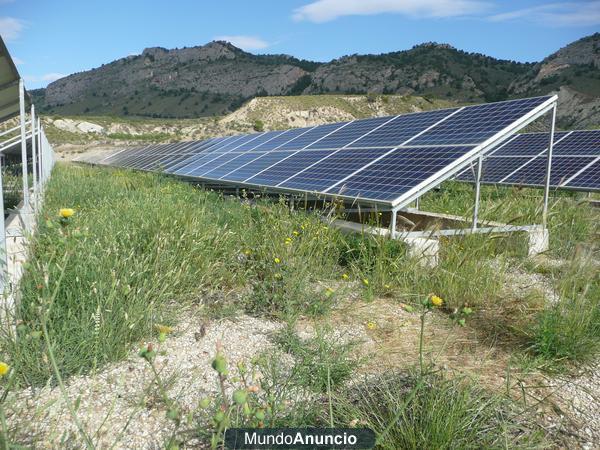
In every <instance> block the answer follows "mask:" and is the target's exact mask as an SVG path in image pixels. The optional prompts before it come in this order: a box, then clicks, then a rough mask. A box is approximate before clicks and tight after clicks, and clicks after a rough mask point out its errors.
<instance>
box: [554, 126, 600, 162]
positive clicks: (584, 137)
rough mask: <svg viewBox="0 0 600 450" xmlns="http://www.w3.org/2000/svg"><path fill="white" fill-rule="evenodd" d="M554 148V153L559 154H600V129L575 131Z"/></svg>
mask: <svg viewBox="0 0 600 450" xmlns="http://www.w3.org/2000/svg"><path fill="white" fill-rule="evenodd" d="M555 139H556V138H555ZM556 140H557V139H556ZM552 150H553V154H554V155H557V156H567V155H571V156H575V155H581V156H588V155H589V156H594V155H595V156H599V155H600V130H594V131H574V132H572V133H571V134H570V135H569V136H567V137H566V138H564V139H563V140H562V141H560V142H559V143H557V144H556V146H555V147H554V148H553V149H552Z"/></svg>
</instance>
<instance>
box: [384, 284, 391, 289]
mask: <svg viewBox="0 0 600 450" xmlns="http://www.w3.org/2000/svg"><path fill="white" fill-rule="evenodd" d="M383 287H384V288H386V289H390V288H391V286H390V285H389V284H384V285H383Z"/></svg>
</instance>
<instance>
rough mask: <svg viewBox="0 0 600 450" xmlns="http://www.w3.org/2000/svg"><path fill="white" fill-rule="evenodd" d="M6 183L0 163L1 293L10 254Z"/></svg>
mask: <svg viewBox="0 0 600 450" xmlns="http://www.w3.org/2000/svg"><path fill="white" fill-rule="evenodd" d="M3 186H4V184H3V181H2V164H1V163H0V208H2V220H0V295H3V294H4V291H5V287H6V285H7V283H6V280H7V277H8V265H7V258H8V254H7V251H6V229H5V227H4V187H3Z"/></svg>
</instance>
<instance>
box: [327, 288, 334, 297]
mask: <svg viewBox="0 0 600 450" xmlns="http://www.w3.org/2000/svg"><path fill="white" fill-rule="evenodd" d="M334 292H335V291H334V290H333V289H331V288H330V287H328V288H327V289H325V295H326V296H327V297H331V296H332V295H333V293H334Z"/></svg>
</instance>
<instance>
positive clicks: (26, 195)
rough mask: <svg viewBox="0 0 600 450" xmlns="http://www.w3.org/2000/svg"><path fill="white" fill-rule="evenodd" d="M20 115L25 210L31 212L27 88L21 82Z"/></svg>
mask: <svg viewBox="0 0 600 450" xmlns="http://www.w3.org/2000/svg"><path fill="white" fill-rule="evenodd" d="M19 106H20V108H19V114H20V120H21V165H22V167H21V169H22V172H23V210H25V211H28V210H29V180H28V178H27V139H26V137H25V135H26V130H25V86H24V85H23V80H22V79H21V80H19Z"/></svg>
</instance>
